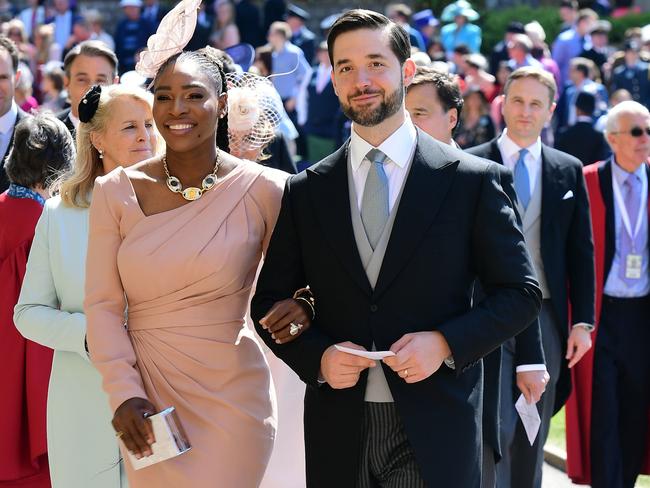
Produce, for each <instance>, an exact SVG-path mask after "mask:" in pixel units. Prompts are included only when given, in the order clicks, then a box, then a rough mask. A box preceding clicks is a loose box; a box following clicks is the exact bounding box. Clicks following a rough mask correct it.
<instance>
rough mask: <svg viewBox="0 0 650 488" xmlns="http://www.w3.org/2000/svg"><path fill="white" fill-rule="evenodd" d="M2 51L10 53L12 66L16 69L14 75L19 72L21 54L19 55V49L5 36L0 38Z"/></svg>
mask: <svg viewBox="0 0 650 488" xmlns="http://www.w3.org/2000/svg"><path fill="white" fill-rule="evenodd" d="M0 49H4V50H5V51H7V52H8V53H9V56H10V57H11V66H12V67H13V69H14V73H15V72H16V71H18V62H19V61H20V54H19V53H18V48H17V47H16V44H14V41H12V40H11V39H9V38H8V37H5V36H0Z"/></svg>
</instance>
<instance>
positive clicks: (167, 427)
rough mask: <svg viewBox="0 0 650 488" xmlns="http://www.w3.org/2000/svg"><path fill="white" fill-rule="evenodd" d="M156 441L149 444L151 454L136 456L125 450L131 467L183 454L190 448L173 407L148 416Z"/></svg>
mask: <svg viewBox="0 0 650 488" xmlns="http://www.w3.org/2000/svg"><path fill="white" fill-rule="evenodd" d="M149 420H150V421H151V427H152V428H153V435H154V437H155V438H156V442H154V443H153V444H152V445H151V451H152V452H153V454H152V455H151V456H145V457H142V458H140V459H138V458H136V457H135V456H134V455H133V454H132V453H131V451H128V450H127V454H128V456H129V461H131V465H132V466H133V469H142V468H145V467H147V466H151V465H152V464H156V463H159V462H161V461H164V460H166V459H170V458H173V457H176V456H179V455H181V454H183V453H184V452H187V451H189V450H190V449H191V446H190V443H189V441H188V439H187V436H186V435H185V431H184V430H183V426H182V425H181V423H180V421H179V419H178V415H177V414H176V410H175V409H174V407H169V408H166V409H165V410H163V411H162V412H158V413H157V414H155V415H152V416H151V417H149Z"/></svg>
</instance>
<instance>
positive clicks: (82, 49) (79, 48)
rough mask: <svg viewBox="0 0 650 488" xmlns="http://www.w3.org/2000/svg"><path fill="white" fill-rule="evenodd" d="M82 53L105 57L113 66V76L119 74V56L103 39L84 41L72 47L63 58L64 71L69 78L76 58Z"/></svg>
mask: <svg viewBox="0 0 650 488" xmlns="http://www.w3.org/2000/svg"><path fill="white" fill-rule="evenodd" d="M80 55H84V56H89V57H102V58H105V59H106V61H108V62H109V64H110V65H111V67H112V68H113V78H114V77H115V76H117V56H116V55H115V53H114V52H113V51H111V50H110V49H109V48H108V46H106V44H104V43H103V42H101V41H84V42H81V43H79V44H77V45H76V46H75V47H73V48H72V49H70V51H68V54H66V55H65V59H64V60H63V71H65V74H66V76H67V77H68V78H70V70H71V68H72V63H74V60H75V59H77V56H80ZM111 81H112V80H111Z"/></svg>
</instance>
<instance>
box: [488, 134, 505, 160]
mask: <svg viewBox="0 0 650 488" xmlns="http://www.w3.org/2000/svg"><path fill="white" fill-rule="evenodd" d="M497 141H498V139H492V141H491V142H490V157H489V158H488V159H490V160H492V161H494V162H495V163H499V164H503V158H502V157H501V151H500V150H499V144H498V143H497Z"/></svg>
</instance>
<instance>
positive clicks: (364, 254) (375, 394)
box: [347, 153, 410, 403]
mask: <svg viewBox="0 0 650 488" xmlns="http://www.w3.org/2000/svg"><path fill="white" fill-rule="evenodd" d="M348 154H349V153H348ZM347 168H348V188H349V189H350V191H349V194H350V211H351V212H350V213H351V215H352V230H353V231H354V239H355V241H356V243H357V249H358V250H359V256H360V257H361V264H362V265H363V268H364V269H365V270H366V276H367V277H368V282H369V283H370V286H371V287H372V288H373V289H374V288H375V285H376V284H377V278H378V277H379V272H380V271H381V264H382V262H383V261H384V254H386V247H387V246H388V240H389V239H390V233H391V231H392V230H393V223H394V222H395V215H396V214H397V209H398V208H399V202H400V200H401V198H402V192H403V191H404V185H402V188H401V189H400V192H399V194H398V196H397V200H395V205H393V209H392V211H391V212H390V215H389V216H388V221H387V222H386V227H384V231H383V233H382V234H381V237H380V238H379V242H378V243H377V247H376V248H375V250H374V251H373V249H372V247H371V246H370V243H369V242H368V236H367V235H366V230H365V229H364V228H363V222H362V221H361V212H359V204H358V203H357V192H356V189H355V187H354V179H353V177H352V165H351V164H350V158H349V155H348V162H347ZM409 172H410V167H409ZM406 177H407V178H408V174H407V175H406ZM404 184H406V178H405V179H404ZM373 349H375V346H374V344H373ZM365 401H367V402H378V403H381V402H392V401H393V395H391V393H390V389H389V388H388V383H387V382H386V377H385V376H384V371H383V369H382V366H381V365H380V364H378V365H377V366H375V367H374V368H369V371H368V384H367V386H366V395H365Z"/></svg>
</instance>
